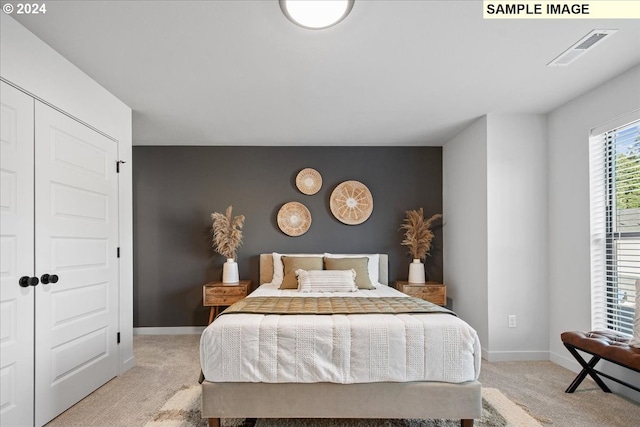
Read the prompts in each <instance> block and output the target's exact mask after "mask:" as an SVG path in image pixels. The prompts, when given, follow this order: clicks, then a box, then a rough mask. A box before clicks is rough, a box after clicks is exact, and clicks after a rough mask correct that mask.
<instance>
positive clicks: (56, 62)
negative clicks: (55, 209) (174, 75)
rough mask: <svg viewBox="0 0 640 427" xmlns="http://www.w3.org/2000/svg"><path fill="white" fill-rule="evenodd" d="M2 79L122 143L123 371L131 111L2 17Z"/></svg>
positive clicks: (128, 312)
mask: <svg viewBox="0 0 640 427" xmlns="http://www.w3.org/2000/svg"><path fill="white" fill-rule="evenodd" d="M0 15H1V16H0V24H1V25H0V27H1V28H0V30H1V35H0V77H2V79H3V80H5V81H7V82H8V83H10V84H12V85H14V86H16V87H19V88H20V89H22V90H24V91H26V92H28V93H30V94H31V95H32V96H34V97H36V98H38V99H40V100H42V101H44V102H46V103H49V104H51V105H54V106H55V107H57V108H58V109H60V110H62V111H64V112H66V113H68V114H69V115H71V116H73V117H75V118H77V119H79V120H81V121H83V122H85V123H86V124H88V125H89V126H92V127H94V128H95V129H98V130H99V131H101V132H103V133H105V134H107V135H109V136H110V137H112V138H114V139H116V140H117V141H118V157H119V158H120V159H121V160H124V161H126V162H127V163H126V164H125V165H126V166H125V167H123V168H121V173H120V175H119V188H118V190H119V200H118V202H119V214H120V218H119V220H120V222H119V224H120V232H119V234H120V236H119V237H120V248H121V258H120V316H119V319H120V333H121V342H120V346H119V352H120V364H119V370H120V372H121V373H122V372H124V371H126V370H127V369H129V368H131V367H132V366H133V365H134V364H135V360H134V357H133V206H132V205H133V202H132V200H133V198H132V188H133V186H132V179H131V178H132V174H131V167H132V164H131V145H132V143H131V137H132V127H131V120H132V119H131V109H130V108H129V107H127V106H126V105H125V104H124V103H122V101H120V100H118V99H117V98H116V97H115V96H113V95H112V94H110V93H109V92H107V91H106V90H105V89H104V88H103V87H101V86H100V85H98V84H97V83H96V82H95V81H93V80H92V79H91V78H90V77H89V76H87V75H86V74H84V73H83V72H82V71H81V70H80V69H78V68H77V67H75V66H74V65H73V64H71V63H70V62H69V61H67V60H66V59H65V58H63V57H62V56H61V55H60V54H58V53H57V52H56V51H54V50H53V49H51V48H50V47H49V46H48V45H47V44H45V43H44V42H43V41H41V40H40V39H38V38H37V37H36V36H35V35H34V34H32V33H31V32H29V31H28V30H27V29H26V28H24V27H23V26H22V25H20V24H19V23H18V22H17V21H15V20H14V19H13V18H11V17H9V16H8V15H7V14H5V13H2V14H0Z"/></svg>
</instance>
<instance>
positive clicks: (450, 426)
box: [145, 386, 548, 427]
mask: <svg viewBox="0 0 640 427" xmlns="http://www.w3.org/2000/svg"><path fill="white" fill-rule="evenodd" d="M545 421H548V420H545ZM206 426H207V420H203V419H202V418H201V414H200V386H193V387H188V388H183V389H181V390H178V392H177V393H176V394H175V395H174V396H173V397H172V398H171V399H169V400H168V401H167V403H165V404H164V406H163V407H162V408H160V411H159V412H158V413H157V414H156V415H155V417H154V418H153V419H152V420H151V421H149V422H148V423H147V424H146V425H145V427H206ZM458 426H460V420H416V419H407V420H395V419H394V420H378V419H268V418H267V419H258V420H250V419H247V420H245V419H235V418H233V419H230V418H223V419H222V427H458ZM474 426H478V427H542V425H541V424H540V423H539V422H538V421H537V420H536V419H535V418H533V417H532V416H531V415H529V414H528V413H527V412H526V411H525V409H523V408H522V407H521V406H518V405H517V404H515V403H514V402H512V401H511V400H509V398H507V397H506V396H505V395H504V394H502V393H501V392H500V390H498V389H495V388H483V389H482V418H481V419H479V420H476V421H475V422H474Z"/></svg>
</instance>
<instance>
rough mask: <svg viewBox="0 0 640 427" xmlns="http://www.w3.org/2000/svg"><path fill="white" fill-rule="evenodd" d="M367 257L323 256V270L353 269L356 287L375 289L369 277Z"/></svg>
mask: <svg viewBox="0 0 640 427" xmlns="http://www.w3.org/2000/svg"><path fill="white" fill-rule="evenodd" d="M368 265H369V258H367V257H362V258H328V257H325V258H324V269H325V270H351V269H353V270H355V272H356V285H358V289H375V287H374V286H373V284H372V283H371V279H370V278H369V267H368Z"/></svg>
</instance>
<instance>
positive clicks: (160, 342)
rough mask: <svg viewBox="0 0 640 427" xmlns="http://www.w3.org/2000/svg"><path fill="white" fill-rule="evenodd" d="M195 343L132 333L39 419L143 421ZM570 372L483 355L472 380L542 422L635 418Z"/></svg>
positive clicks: (615, 426)
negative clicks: (125, 366) (74, 399)
mask: <svg viewBox="0 0 640 427" xmlns="http://www.w3.org/2000/svg"><path fill="white" fill-rule="evenodd" d="M199 342H200V336H199V335H164V336H135V337H134V341H133V344H134V353H135V357H136V366H135V367H134V368H132V369H131V370H129V371H128V372H126V373H125V374H124V375H121V376H119V377H117V378H114V379H113V380H111V381H109V382H108V383H107V384H105V385H104V386H102V387H100V388H99V389H98V390H96V391H95V392H93V393H92V394H91V395H89V396H87V397H86V398H85V399H84V400H82V401H80V402H79V403H77V404H76V405H75V406H73V407H72V408H70V409H69V410H67V411H66V412H64V413H62V414H61V415H60V416H58V417H57V418H56V419H54V420H53V421H51V422H50V423H49V424H47V426H48V427H132V426H144V425H145V423H146V422H148V421H149V420H151V419H153V417H154V415H155V414H156V413H158V411H159V410H160V408H161V407H162V406H163V405H164V404H165V402H167V401H168V400H169V398H171V397H172V396H173V395H174V394H175V393H176V392H177V391H178V390H180V389H181V388H188V387H191V386H195V385H197V380H198V375H199V373H200V355H199V348H198V346H199ZM574 377H575V374H574V373H573V372H571V371H569V370H567V369H564V368H562V367H560V366H558V365H556V364H554V363H551V362H500V363H489V362H486V361H483V364H482V370H481V373H480V382H481V383H482V386H483V387H490V388H497V389H499V390H500V391H501V392H502V393H503V394H504V395H505V396H506V397H508V398H509V399H510V400H511V401H513V402H515V403H517V404H518V405H521V406H522V407H523V408H524V409H525V410H526V411H527V412H528V413H529V414H531V415H532V416H533V417H534V418H536V419H537V420H539V421H541V424H542V425H543V426H545V427H549V426H553V427H605V426H606V427H628V426H633V425H638V420H639V419H640V404H638V403H636V402H633V401H631V400H629V399H625V398H623V397H621V396H619V395H615V394H607V393H603V392H602V391H600V390H599V389H598V388H597V386H596V385H595V383H594V382H593V381H591V380H590V379H586V380H585V381H584V382H583V383H582V385H581V386H580V388H578V390H577V391H576V392H575V393H573V394H566V393H564V390H565V389H566V388H567V386H568V385H569V384H570V383H571V381H572V380H573V378H574ZM545 421H546V422H545Z"/></svg>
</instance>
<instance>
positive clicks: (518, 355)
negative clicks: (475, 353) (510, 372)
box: [482, 350, 549, 362]
mask: <svg viewBox="0 0 640 427" xmlns="http://www.w3.org/2000/svg"><path fill="white" fill-rule="evenodd" d="M482 358H483V359H485V360H487V361H488V362H526V361H535V360H549V352H548V351H485V350H482Z"/></svg>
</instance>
